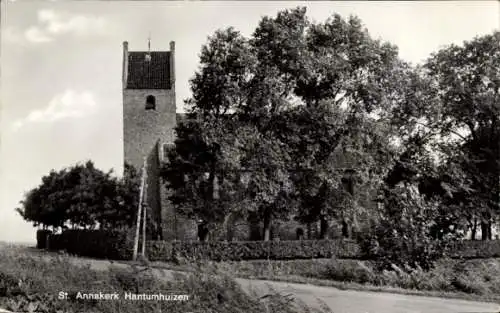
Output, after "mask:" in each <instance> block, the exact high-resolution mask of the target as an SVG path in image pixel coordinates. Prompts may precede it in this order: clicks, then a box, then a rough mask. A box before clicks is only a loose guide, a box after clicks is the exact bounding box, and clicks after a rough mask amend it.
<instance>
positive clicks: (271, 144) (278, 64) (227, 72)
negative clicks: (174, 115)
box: [167, 8, 409, 237]
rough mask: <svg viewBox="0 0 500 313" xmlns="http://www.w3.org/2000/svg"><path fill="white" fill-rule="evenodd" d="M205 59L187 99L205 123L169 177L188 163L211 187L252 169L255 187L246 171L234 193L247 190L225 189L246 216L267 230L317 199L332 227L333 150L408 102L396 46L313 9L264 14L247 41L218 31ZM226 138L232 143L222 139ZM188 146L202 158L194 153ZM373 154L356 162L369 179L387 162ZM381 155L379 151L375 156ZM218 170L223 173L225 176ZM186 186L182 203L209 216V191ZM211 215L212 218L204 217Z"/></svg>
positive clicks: (179, 186)
mask: <svg viewBox="0 0 500 313" xmlns="http://www.w3.org/2000/svg"><path fill="white" fill-rule="evenodd" d="M200 61H201V66H200V69H199V70H198V71H197V73H196V74H195V76H194V78H193V79H192V80H191V89H192V91H193V97H192V98H191V99H189V100H188V101H187V103H188V104H189V105H190V112H191V113H192V117H193V118H194V119H195V120H196V121H197V122H196V123H197V124H196V123H195V124H191V126H189V127H191V128H190V129H191V132H190V133H189V134H190V135H189V136H192V137H190V138H195V137H196V138H199V140H198V139H197V140H194V141H192V140H191V139H189V140H185V139H182V138H184V137H185V136H187V134H188V133H186V132H185V129H184V130H183V129H180V128H179V129H178V135H179V141H178V143H176V148H177V149H180V150H179V151H178V153H176V154H175V156H173V158H174V159H177V161H176V162H177V163H175V162H173V161H172V162H171V165H170V166H169V168H170V173H172V174H169V175H172V177H174V176H175V175H174V174H173V172H172V171H175V170H176V169H177V171H180V168H181V166H180V164H184V165H186V164H189V166H188V167H190V169H187V168H186V167H182V168H184V169H183V171H184V173H185V174H186V173H195V172H196V175H194V174H193V175H191V176H190V177H191V178H190V179H191V180H192V182H191V185H192V186H197V185H200V184H201V182H205V185H206V186H207V187H206V188H208V189H210V190H212V189H213V188H214V182H215V179H216V177H217V178H218V179H219V180H220V181H226V182H227V181H228V179H226V177H225V176H227V175H229V174H228V173H232V172H233V170H234V171H236V172H240V173H246V176H247V178H248V181H247V184H244V185H242V184H239V183H238V182H237V179H239V178H238V175H233V176H232V179H229V181H231V182H232V183H231V185H232V186H233V187H234V188H236V186H237V188H243V189H239V190H238V191H236V190H234V189H233V190H231V191H229V189H227V191H228V192H227V193H228V194H231V193H232V194H237V195H238V197H239V198H238V201H241V196H242V195H243V197H244V195H247V197H244V198H246V200H247V201H249V202H252V203H254V204H255V207H254V208H249V209H248V210H247V211H249V212H247V213H252V214H253V215H257V216H260V219H261V220H262V221H263V222H264V223H263V224H264V231H263V233H267V234H269V228H270V225H271V221H272V219H273V218H285V219H286V218H288V217H290V216H289V215H293V213H294V212H293V209H292V208H295V207H296V204H297V203H302V204H304V203H305V202H307V201H308V200H307V199H310V197H316V196H318V197H317V200H318V201H319V202H318V204H317V205H318V206H320V207H323V208H324V209H321V210H317V209H316V208H311V210H310V211H311V212H317V213H314V214H312V215H311V219H312V220H315V219H322V220H323V225H327V223H325V221H327V220H329V219H330V218H331V216H332V214H333V211H335V210H336V209H334V207H338V206H333V204H332V206H326V202H328V201H329V200H328V199H327V198H328V197H326V198H325V197H324V196H320V195H319V194H317V193H318V192H319V190H320V189H321V188H319V187H320V186H323V188H326V186H330V187H328V188H327V189H331V188H336V187H335V186H338V185H340V184H341V181H340V180H341V177H342V175H341V174H340V173H339V171H338V170H337V169H336V167H338V166H336V165H335V163H334V162H333V161H332V155H333V153H334V152H335V151H336V149H337V147H338V146H339V145H342V144H344V145H349V143H347V141H349V139H348V138H350V137H353V136H359V138H366V137H367V136H364V135H362V134H361V132H363V131H365V130H361V129H360V127H359V126H358V125H360V124H363V123H364V124H363V125H365V126H367V125H370V123H365V122H363V121H365V120H367V119H368V118H369V116H370V114H373V113H374V112H375V113H376V114H377V115H378V116H379V118H382V117H384V116H387V115H389V113H390V111H391V110H392V109H393V108H394V107H397V105H398V104H399V103H400V102H401V101H403V100H404V99H405V98H404V95H402V93H404V92H408V90H406V89H403V88H402V87H401V86H399V85H398V82H399V81H401V78H402V77H404V78H406V76H408V72H409V70H408V66H406V65H405V64H404V63H403V62H401V61H400V60H399V59H398V57H397V49H396V48H395V47H394V46H391V45H389V44H387V43H381V42H379V41H377V40H373V39H372V38H371V37H370V36H369V34H368V33H367V31H366V30H365V29H364V28H363V26H362V24H361V22H360V21H359V19H357V18H355V17H351V18H350V19H349V20H347V21H346V20H344V19H342V18H341V17H340V16H339V15H334V16H333V17H332V18H331V19H329V20H328V21H326V22H325V23H321V24H313V23H311V22H310V21H309V20H308V19H307V17H306V10H305V8H296V9H293V10H284V11H281V12H279V13H278V14H277V16H276V17H264V18H263V19H262V20H261V21H260V23H259V25H258V26H257V28H256V30H255V32H254V33H253V34H252V36H251V38H249V39H246V38H244V37H242V36H241V35H240V34H239V33H238V32H237V31H235V30H234V29H232V28H228V29H226V30H221V31H217V32H216V33H215V35H214V36H212V37H210V38H209V40H208V43H207V45H204V46H203V47H202V53H201V55H200ZM226 113H231V114H226ZM183 127H184V126H183ZM374 129H375V128H374ZM195 132H197V134H196V135H195ZM357 132H358V133H359V135H358V134H357ZM372 133H374V132H372ZM355 134H356V135H355ZM363 136H364V137H363ZM368 137H369V136H368ZM222 138H232V139H228V140H226V141H225V142H224V143H223V142H222V141H223V140H222ZM255 138H259V141H255ZM381 138H383V137H382V136H378V137H377V136H375V137H372V138H371V139H370V140H373V139H377V140H378V139H381ZM182 140H184V141H182ZM363 140H365V139H363ZM367 140H368V139H367ZM181 141H182V142H184V143H183V144H186V146H184V148H182V147H181ZM201 142H203V144H202V145H201V146H200V144H199V143H201ZM380 142H381V143H382V142H383V143H385V141H383V140H382V141H380ZM188 143H190V144H192V146H190V144H188ZM229 147H231V149H229ZM236 147H241V148H236ZM195 148H196V149H195ZM345 148H347V147H344V149H345ZM181 150H182V151H181ZM190 150H193V151H195V150H196V152H193V153H194V154H193V153H191V154H190V152H189V151H190ZM225 150H231V151H232V152H231V155H230V156H229V155H226V156H227V158H226V157H223V154H222V151H225ZM202 151H203V152H202ZM215 151H219V152H217V153H216V152H215ZM359 152H361V151H359ZM365 152H366V151H365ZM195 154H196V155H198V156H199V157H195ZM379 154H382V153H379ZM367 155H368V152H366V153H365V157H362V158H357V160H358V161H359V160H361V159H363V160H364V161H363V162H364V163H363V162H361V161H359V162H358V161H356V162H358V163H360V164H363V166H364V167H363V168H362V169H360V172H363V173H368V172H370V170H369V169H368V168H369V167H372V171H371V172H372V173H374V172H376V170H373V167H374V166H379V165H381V164H383V163H377V164H375V163H373V162H372V163H370V162H369V161H368V159H370V158H369V157H367ZM201 156H203V157H201ZM260 156H266V157H268V159H269V160H270V162H271V164H265V162H264V161H262V159H261V157H260ZM292 156H293V157H292ZM376 158H379V155H377V156H376V157H374V158H372V160H375V159H376ZM174 164H175V165H174ZM224 164H230V165H231V166H232V169H231V170H229V169H226V168H224V166H225V165H224ZM360 164H358V165H360ZM184 165H183V166H184ZM174 166H175V168H174ZM360 166H361V165H360ZM195 168H196V170H195ZM264 169H265V170H264ZM308 171H309V172H310V173H309V174H307V175H312V176H315V177H317V179H319V180H318V184H317V186H316V187H313V188H309V187H310V186H303V185H301V184H297V183H296V184H295V185H296V186H295V189H297V188H303V189H304V190H303V191H300V190H298V191H295V192H292V189H293V188H292V186H293V185H294V183H293V181H294V180H295V182H297V181H299V180H300V179H301V175H302V174H300V173H305V172H308ZM167 172H168V171H167ZM216 173H224V174H223V175H222V174H218V175H221V176H220V177H218V176H217V175H216ZM205 174H206V175H207V177H206V178H204V175H205ZM304 175H305V174H304ZM181 176H182V175H181V174H179V177H181ZM183 177H185V176H183ZM332 177H336V178H335V179H332ZM366 177H372V178H373V177H374V176H373V175H371V176H370V175H368V176H366ZM172 179H173V178H172ZM207 180H208V181H207ZM177 181H178V182H181V181H182V179H178V180H177ZM197 181H198V182H200V183H196V182H197ZM205 185H204V186H205ZM176 186H177V187H176ZM186 186H187V185H186V184H184V183H179V184H171V185H170V188H173V189H177V191H176V192H175V193H177V194H179V197H181V198H178V201H177V203H179V205H180V204H181V203H186V204H187V203H191V204H193V203H198V205H196V207H198V208H199V209H197V210H198V212H197V213H196V214H194V215H193V214H191V213H189V214H191V215H192V216H202V215H204V216H205V218H206V219H210V218H209V217H208V216H210V214H212V213H211V212H212V211H213V210H214V208H213V204H214V203H215V200H214V199H212V198H211V196H210V195H211V194H213V192H207V193H206V194H207V195H208V196H207V197H204V198H203V201H201V202H200V201H198V200H196V199H195V198H196V197H197V196H196V195H195V193H199V192H200V191H198V192H194V190H195V189H193V188H194V187H193V188H191V189H190V190H192V192H189V193H186V192H184V191H183V192H181V190H184V188H186ZM197 188H198V187H197ZM204 188H205V187H204ZM323 191H324V190H323ZM323 191H322V192H323ZM332 192H333V191H330V192H327V193H326V194H331V193H332ZM180 193H184V195H183V196H180ZM297 196H298V197H299V198H300V199H298V198H297ZM182 197H183V198H182ZM188 198H189V199H188ZM351 198H352V196H351ZM227 199H228V202H232V203H233V204H231V205H229V207H231V206H233V207H238V205H237V201H233V200H231V199H230V198H227ZM320 199H323V200H320ZM297 201H298V202H297ZM325 201H326V202H325ZM330 202H331V201H330ZM201 203H203V205H202V204H201ZM210 203H211V204H210ZM283 203H286V205H284V204H283ZM326 207H331V208H330V209H325V208H326ZM202 208H203V209H202ZM203 210H205V211H206V212H208V213H209V214H208V213H206V214H205V213H203V214H202V211H203ZM193 212H194V211H193ZM257 212H258V213H257ZM189 214H188V215H189ZM308 214H309V213H307V214H306V215H308ZM221 215H224V214H221ZM309 215H310V214H309ZM213 216H217V214H215V215H213ZM313 216H314V217H313ZM214 222H215V219H214ZM323 233H326V232H323ZM264 237H266V236H264Z"/></svg>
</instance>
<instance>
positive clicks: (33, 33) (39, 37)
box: [24, 27, 52, 43]
mask: <svg viewBox="0 0 500 313" xmlns="http://www.w3.org/2000/svg"><path fill="white" fill-rule="evenodd" d="M24 36H25V38H26V40H28V41H29V42H33V43H42V42H49V41H52V38H51V37H49V36H47V35H46V34H45V33H44V32H43V31H41V30H40V29H38V28H36V27H30V28H29V29H27V30H26V31H25V32H24Z"/></svg>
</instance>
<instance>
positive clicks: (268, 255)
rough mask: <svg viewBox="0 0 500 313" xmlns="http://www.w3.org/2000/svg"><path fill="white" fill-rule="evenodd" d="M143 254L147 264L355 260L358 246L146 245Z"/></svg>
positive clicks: (324, 243)
mask: <svg viewBox="0 0 500 313" xmlns="http://www.w3.org/2000/svg"><path fill="white" fill-rule="evenodd" d="M146 253H147V257H148V259H149V260H150V261H170V260H173V259H175V258H178V257H181V258H190V259H199V260H203V259H209V260H214V261H239V260H262V259H271V260H291V259H311V258H331V257H338V258H356V257H357V256H358V255H359V254H360V253H359V246H358V245H357V244H356V243H355V242H354V241H350V240H301V241H235V242H222V241H211V242H199V241H174V242H165V241H152V242H148V245H147V246H146Z"/></svg>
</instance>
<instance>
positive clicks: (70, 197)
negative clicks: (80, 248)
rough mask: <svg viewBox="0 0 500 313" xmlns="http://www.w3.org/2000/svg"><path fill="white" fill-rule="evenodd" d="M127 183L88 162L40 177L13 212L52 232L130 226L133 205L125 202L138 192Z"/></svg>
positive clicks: (127, 181) (131, 202)
mask: <svg viewBox="0 0 500 313" xmlns="http://www.w3.org/2000/svg"><path fill="white" fill-rule="evenodd" d="M129 184H131V181H129V180H128V178H125V179H124V180H118V179H117V178H116V177H113V176H112V172H111V171H110V172H107V173H105V172H103V171H101V170H99V169H97V168H96V167H95V166H94V164H93V163H92V162H90V161H88V162H86V163H85V164H77V165H74V166H72V167H69V168H65V169H62V170H60V171H54V170H53V171H51V172H50V174H49V175H46V176H44V177H42V183H41V184H40V185H39V186H38V187H36V188H34V189H33V190H31V191H30V192H28V193H27V195H26V197H25V199H24V200H23V201H21V205H22V206H21V208H18V209H16V210H17V211H18V213H19V214H20V215H21V216H22V217H23V218H24V219H25V220H27V221H30V222H33V223H34V224H35V226H38V225H42V226H47V227H49V226H50V227H53V228H55V229H56V228H67V227H68V226H69V227H83V228H95V227H97V226H100V227H101V228H115V227H122V226H131V224H132V222H133V216H134V214H135V213H134V212H135V208H136V203H133V201H130V202H129V201H128V200H132V199H131V198H130V195H131V194H133V193H136V194H138V189H137V188H136V187H135V186H136V184H135V185H133V186H131V185H129ZM132 197H133V196H132ZM134 204H135V206H134Z"/></svg>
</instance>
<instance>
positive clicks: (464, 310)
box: [33, 251, 500, 313]
mask: <svg viewBox="0 0 500 313" xmlns="http://www.w3.org/2000/svg"><path fill="white" fill-rule="evenodd" d="M33 253H37V252H36V251H34V252H33ZM38 253H40V252H38ZM45 257H47V258H51V257H53V255H52V254H45ZM69 260H71V262H72V263H74V264H76V265H84V264H89V265H90V267H91V268H92V269H95V270H108V269H109V268H110V267H111V266H112V265H114V266H118V267H128V266H130V265H129V264H126V263H123V262H113V261H106V260H95V259H87V258H77V257H70V258H69ZM151 270H152V271H153V273H154V274H155V276H156V277H158V278H159V279H164V280H169V279H171V278H172V277H173V274H174V273H175V271H172V270H167V269H162V268H158V267H151ZM236 281H237V282H238V283H239V284H240V285H241V286H242V287H243V289H244V290H245V291H247V292H249V291H250V290H254V291H255V292H257V294H258V295H265V294H268V293H269V291H270V290H274V291H278V292H280V293H281V294H284V295H286V294H291V295H292V296H293V297H296V298H298V299H300V300H302V301H303V302H305V303H306V304H307V305H308V306H312V307H315V306H319V305H320V302H323V303H325V304H326V305H327V306H328V307H329V308H330V309H331V310H332V311H333V312H335V313H417V312H430V313H432V312H435V313H438V312H439V313H479V312H482V313H483V312H484V313H496V312H499V311H500V305H498V304H495V303H487V302H475V301H465V300H455V299H444V298H437V297H423V296H413V295H401V294H393V293H386V292H367V291H353V290H340V289H337V288H334V287H321V286H315V285H309V284H296V283H285V282H275V281H264V280H254V279H239V278H237V279H236ZM318 300H319V301H318Z"/></svg>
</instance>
